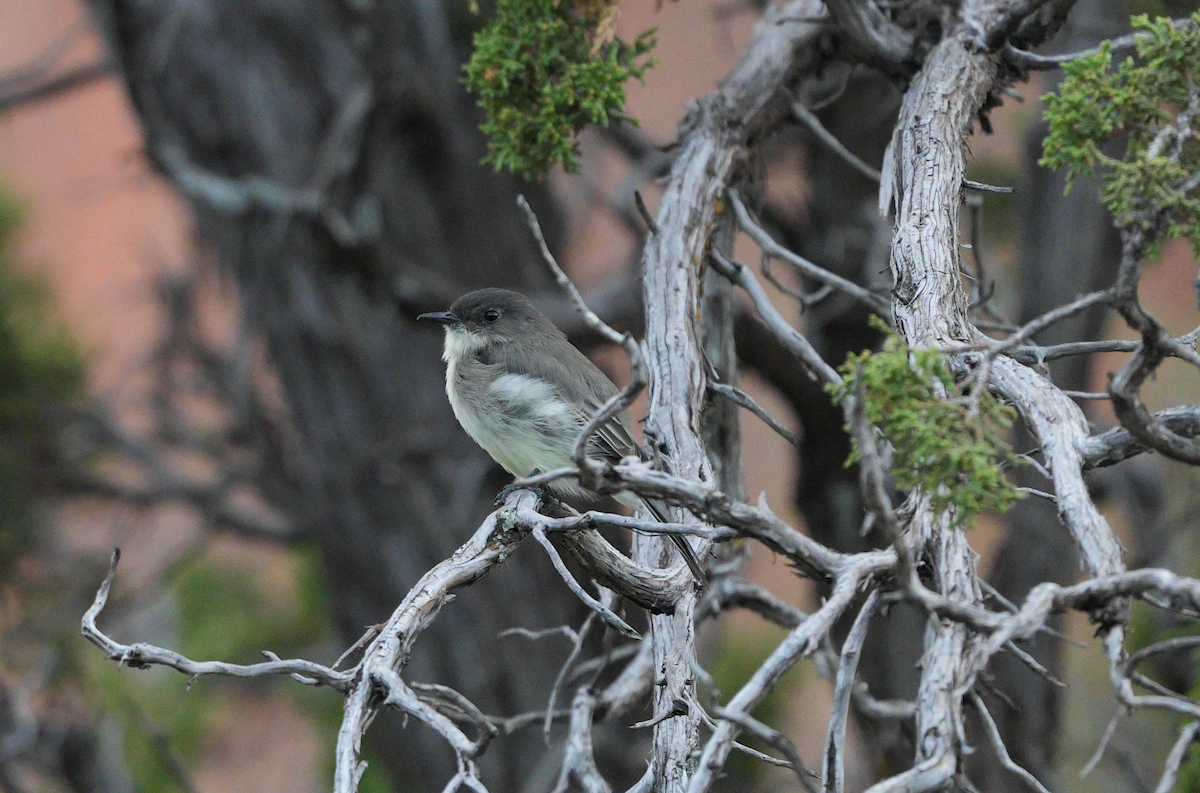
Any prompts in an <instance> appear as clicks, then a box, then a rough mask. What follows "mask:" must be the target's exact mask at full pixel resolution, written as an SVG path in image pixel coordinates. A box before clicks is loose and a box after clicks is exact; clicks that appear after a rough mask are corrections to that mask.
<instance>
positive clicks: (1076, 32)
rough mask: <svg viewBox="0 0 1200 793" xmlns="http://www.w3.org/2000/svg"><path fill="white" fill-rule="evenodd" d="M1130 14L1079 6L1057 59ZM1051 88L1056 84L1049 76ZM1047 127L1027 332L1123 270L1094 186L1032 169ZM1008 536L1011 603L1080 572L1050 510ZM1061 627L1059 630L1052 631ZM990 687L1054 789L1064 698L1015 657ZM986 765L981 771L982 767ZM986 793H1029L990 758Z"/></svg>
mask: <svg viewBox="0 0 1200 793" xmlns="http://www.w3.org/2000/svg"><path fill="white" fill-rule="evenodd" d="M1128 25H1129V12H1128V9H1127V4H1126V3H1125V2H1123V0H1081V1H1080V2H1079V3H1078V4H1077V6H1076V7H1075V9H1074V10H1073V11H1072V13H1071V17H1070V19H1069V21H1068V24H1067V26H1066V27H1065V28H1064V30H1063V33H1062V35H1060V36H1059V37H1058V38H1057V39H1056V40H1055V45H1054V49H1055V50H1058V51H1065V52H1074V51H1078V50H1081V49H1085V48H1087V47H1090V46H1092V45H1094V44H1095V43H1096V42H1097V41H1100V40H1103V39H1106V38H1111V37H1114V36H1118V35H1120V34H1122V33H1124V32H1125V31H1126V30H1127V29H1128ZM1053 75H1054V76H1053V79H1052V80H1051V81H1050V82H1051V86H1049V87H1050V88H1052V87H1053V86H1054V85H1056V84H1057V82H1058V80H1059V79H1061V76H1060V75H1059V73H1053ZM1045 134H1046V126H1045V124H1044V123H1038V124H1035V125H1033V127H1032V129H1031V130H1030V131H1029V133H1028V136H1027V139H1026V141H1025V157H1024V160H1025V161H1024V167H1025V179H1024V180H1023V184H1022V188H1021V190H1020V193H1019V195H1018V199H1019V201H1020V204H1021V208H1022V214H1021V219H1022V226H1021V228H1022V232H1021V237H1020V238H1021V242H1022V245H1021V260H1020V261H1021V278H1020V293H1019V296H1020V312H1021V313H1020V320H1019V321H1020V322H1022V323H1024V322H1028V321H1029V320H1031V319H1033V318H1034V317H1038V316H1041V315H1042V314H1044V313H1046V312H1047V311H1049V310H1051V309H1052V308H1054V307H1056V306H1060V305H1063V304H1066V303H1069V302H1070V301H1071V300H1073V299H1075V298H1076V297H1078V296H1079V295H1081V294H1085V293H1087V292H1091V291H1094V290H1096V289H1102V288H1105V287H1106V286H1108V285H1109V284H1111V283H1112V281H1113V278H1114V276H1115V275H1116V271H1117V265H1118V264H1119V263H1120V255H1121V248H1120V240H1119V238H1118V236H1117V233H1116V230H1115V229H1114V228H1113V225H1112V218H1111V217H1110V215H1109V214H1108V211H1107V210H1106V209H1105V208H1104V207H1103V205H1101V204H1100V201H1099V194H1098V190H1097V186H1096V182H1095V181H1094V180H1092V179H1085V178H1080V179H1077V180H1076V181H1075V186H1074V188H1073V189H1072V190H1071V192H1070V193H1069V194H1067V193H1065V191H1064V188H1065V186H1066V184H1065V177H1064V175H1063V174H1062V173H1059V172H1055V171H1051V170H1049V169H1046V168H1041V167H1039V166H1038V165H1037V161H1038V159H1039V158H1040V157H1041V150H1042V139H1043V138H1044V137H1045ZM1104 318H1105V309H1104V307H1102V306H1098V307H1095V308H1092V309H1090V310H1088V311H1085V312H1083V313H1081V314H1079V315H1077V316H1075V317H1071V318H1069V319H1066V320H1064V321H1063V322H1060V323H1058V324H1056V325H1054V326H1052V327H1051V328H1049V329H1047V330H1046V331H1044V332H1043V333H1041V334H1039V335H1038V336H1037V341H1038V343H1040V344H1044V345H1050V344H1058V343H1062V342H1069V341H1081V340H1086V339H1095V338H1099V337H1100V335H1101V331H1102V330H1103V328H1104ZM1088 364H1089V358H1088V357H1087V356H1082V355H1080V356H1073V357H1070V358H1064V359H1060V360H1058V361H1054V362H1051V363H1050V364H1049V369H1050V372H1051V374H1052V376H1053V378H1054V382H1055V383H1056V384H1057V385H1058V386H1059V387H1061V388H1065V389H1070V390H1075V391H1086V390H1088V388H1087V386H1088V375H1089V372H1088ZM1013 442H1014V447H1015V448H1018V449H1024V448H1029V447H1030V446H1031V443H1032V436H1031V435H1030V434H1029V432H1028V430H1027V429H1025V428H1024V426H1021V427H1018V428H1017V432H1016V437H1014V439H1013ZM1015 478H1016V481H1017V482H1018V483H1019V484H1020V485H1023V486H1026V487H1035V488H1038V489H1045V488H1046V487H1047V486H1048V483H1047V482H1046V480H1045V479H1044V478H1043V477H1041V476H1040V475H1038V473H1037V472H1036V471H1034V470H1033V469H1032V468H1024V469H1021V470H1020V471H1018V472H1016V473H1015ZM1006 522H1007V523H1008V531H1007V533H1006V535H1005V541H1004V543H1003V544H1002V545H1001V547H1000V551H999V553H998V554H997V556H996V559H995V561H994V563H993V565H992V572H991V575H990V579H991V583H992V584H993V585H994V586H995V587H996V588H997V589H998V590H999V591H1000V592H1001V594H1003V595H1004V596H1005V597H1007V598H1008V599H1009V600H1010V601H1013V602H1020V601H1022V600H1023V599H1024V598H1025V596H1026V595H1027V594H1028V593H1029V590H1030V589H1032V588H1033V587H1034V586H1037V585H1038V584H1039V583H1041V582H1043V581H1054V582H1055V583H1059V584H1064V585H1065V584H1069V583H1070V582H1071V581H1072V580H1074V578H1075V576H1076V574H1077V570H1078V569H1079V561H1078V559H1079V554H1078V551H1077V549H1076V546H1075V543H1074V542H1073V541H1072V539H1071V535H1070V533H1069V532H1068V531H1067V530H1066V529H1065V528H1064V527H1063V524H1062V522H1061V521H1060V520H1059V519H1058V515H1057V514H1056V510H1055V507H1054V505H1053V504H1051V503H1049V502H1047V501H1045V500H1044V499H1039V498H1029V499H1025V500H1024V501H1022V502H1020V503H1018V504H1017V505H1015V506H1014V507H1013V508H1012V509H1011V510H1010V511H1009V513H1008V514H1007V515H1006ZM1056 624H1057V622H1056ZM1024 649H1025V650H1026V651H1028V652H1029V653H1030V654H1031V655H1033V657H1034V658H1036V659H1037V660H1038V661H1039V662H1040V663H1041V664H1042V665H1043V666H1045V667H1046V668H1047V669H1049V670H1050V672H1051V673H1052V674H1055V675H1059V674H1060V670H1061V668H1062V642H1061V641H1060V640H1059V639H1057V638H1055V637H1053V636H1052V635H1050V634H1047V633H1042V634H1039V635H1038V636H1036V637H1034V638H1033V639H1031V640H1030V641H1029V642H1028V643H1027V644H1026V646H1025V647H1024ZM992 669H993V673H994V674H995V676H996V679H995V684H996V686H997V687H998V688H1000V689H1001V690H1002V691H1004V692H1005V693H1006V694H1007V695H1008V696H1009V697H1011V698H1012V701H1013V703H1014V704H1015V705H1016V707H1015V708H1009V707H1003V708H998V709H997V710H996V712H995V717H996V722H997V726H998V727H999V728H1000V733H1001V735H1002V736H1003V737H1004V742H1005V745H1006V746H1007V747H1008V751H1009V754H1010V756H1011V757H1012V758H1013V760H1014V761H1015V762H1017V763H1018V764H1020V765H1021V766H1022V767H1024V768H1026V769H1028V770H1029V771H1030V773H1032V774H1034V776H1036V777H1037V778H1038V779H1041V780H1043V781H1045V782H1047V783H1051V782H1052V781H1053V780H1052V776H1053V775H1052V766H1053V761H1054V750H1055V746H1056V745H1057V737H1058V726H1059V703H1060V699H1061V692H1060V691H1059V689H1058V687H1057V686H1055V685H1053V684H1052V683H1051V682H1050V681H1048V680H1046V678H1045V677H1043V676H1041V675H1038V674H1037V673H1036V672H1034V671H1033V670H1031V669H1030V668H1029V667H1028V665H1026V664H1024V663H1022V662H1021V661H1020V660H1018V659H1017V658H1016V657H1014V656H1013V655H1011V654H1003V655H1000V656H999V657H997V658H996V659H995V660H994V661H993V663H992ZM984 758H988V760H989V762H987V764H986V769H987V770H985V766H984V763H983V760H984ZM972 772H973V773H974V774H977V775H978V776H977V780H978V782H979V783H980V785H981V786H982V788H983V789H986V790H997V791H1012V792H1013V793H1017V791H1019V790H1023V789H1025V788H1024V787H1023V783H1022V782H1021V780H1019V779H1016V778H1014V777H1013V776H1012V775H1011V774H1009V773H1007V772H1006V771H1004V770H1003V769H1001V768H1000V767H999V766H998V765H997V764H996V763H995V761H994V755H993V754H992V753H991V752H990V751H989V752H985V753H982V754H981V755H980V758H979V759H978V760H976V761H975V763H974V767H973V769H972Z"/></svg>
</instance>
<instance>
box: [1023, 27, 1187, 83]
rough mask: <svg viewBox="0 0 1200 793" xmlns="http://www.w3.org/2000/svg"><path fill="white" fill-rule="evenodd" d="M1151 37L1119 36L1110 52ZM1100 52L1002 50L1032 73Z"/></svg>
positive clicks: (1058, 67)
mask: <svg viewBox="0 0 1200 793" xmlns="http://www.w3.org/2000/svg"><path fill="white" fill-rule="evenodd" d="M1171 24H1173V25H1174V26H1175V27H1176V28H1185V27H1190V26H1191V25H1192V24H1194V23H1193V22H1192V20H1190V19H1176V20H1173V21H1172V23H1171ZM1149 37H1150V34H1149V33H1147V32H1145V31H1140V32H1138V33H1130V34H1129V35H1126V36H1118V37H1117V38H1115V39H1112V40H1110V41H1109V43H1108V44H1109V48H1110V50H1111V51H1112V52H1113V54H1114V55H1115V54H1117V53H1120V52H1122V51H1123V50H1128V49H1131V48H1132V47H1134V46H1135V45H1136V44H1137V43H1138V42H1139V41H1144V40H1145V39H1147V38H1149ZM1099 52H1100V48H1099V47H1092V48H1091V49H1087V50H1083V51H1082V52H1068V53H1063V54H1061V55H1038V54H1036V53H1033V52H1026V51H1025V50H1021V49H1017V48H1016V47H1013V46H1012V45H1005V47H1004V49H1003V50H1002V54H1003V56H1004V57H1005V58H1006V59H1007V60H1011V61H1014V62H1015V63H1017V65H1019V66H1021V67H1022V68H1025V69H1029V70H1031V71H1049V70H1051V69H1060V68H1062V65H1063V64H1064V63H1070V62H1071V61H1074V60H1078V59H1079V58H1087V57H1090V56H1092V55H1097V54H1099Z"/></svg>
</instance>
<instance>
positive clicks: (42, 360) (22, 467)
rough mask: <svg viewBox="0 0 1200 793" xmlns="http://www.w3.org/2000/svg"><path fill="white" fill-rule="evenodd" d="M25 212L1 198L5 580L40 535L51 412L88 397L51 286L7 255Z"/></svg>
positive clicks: (0, 552) (0, 561)
mask: <svg viewBox="0 0 1200 793" xmlns="http://www.w3.org/2000/svg"><path fill="white" fill-rule="evenodd" d="M20 214H21V213H20V209H19V207H18V206H17V204H16V203H14V202H13V201H12V200H11V199H10V198H8V197H7V196H6V195H3V194H0V579H2V578H4V577H5V575H6V573H7V572H8V569H9V567H10V565H11V564H12V563H13V561H14V560H15V559H16V558H17V557H18V556H19V555H20V553H21V552H22V551H23V550H24V549H25V548H26V546H27V545H28V543H29V542H30V540H31V539H32V537H33V533H34V530H35V520H34V518H35V515H34V513H35V510H34V498H35V495H36V492H37V490H38V489H39V487H41V486H42V485H45V484H47V482H46V481H43V480H44V478H45V472H46V470H47V464H48V463H49V461H51V460H52V459H53V457H54V454H55V452H54V448H53V447H54V443H55V435H54V433H55V430H54V428H53V427H52V426H51V423H50V420H49V419H50V416H49V411H50V410H51V409H52V408H53V407H55V406H61V405H63V404H65V403H67V402H69V401H71V400H72V399H74V398H75V397H77V396H79V395H80V394H81V393H82V390H83V360H82V357H81V356H80V353H79V349H78V347H77V346H76V344H75V341H74V339H72V338H71V335H70V333H69V332H68V331H67V329H66V327H65V326H64V325H63V324H62V323H61V322H60V321H58V319H57V318H56V317H55V316H54V314H53V311H52V308H51V304H52V302H53V301H52V300H51V296H50V293H49V290H48V289H47V288H46V285H45V284H43V283H41V282H40V281H38V280H37V279H36V278H33V277H31V276H29V275H26V274H24V273H21V272H20V271H19V270H17V269H16V268H15V267H14V266H13V264H12V262H11V255H10V253H9V251H10V249H11V247H12V242H13V237H14V235H15V233H16V230H17V228H18V226H19V222H20Z"/></svg>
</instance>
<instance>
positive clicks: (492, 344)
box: [418, 289, 706, 584]
mask: <svg viewBox="0 0 1200 793" xmlns="http://www.w3.org/2000/svg"><path fill="white" fill-rule="evenodd" d="M418 319H431V320H433V321H434V322H440V323H441V324H442V325H443V326H444V327H445V329H446V348H445V352H444V353H443V355H442V360H444V361H445V362H446V394H447V396H449V397H450V406H451V407H452V408H454V416H455V418H457V419H458V422H459V423H460V424H462V426H463V429H465V430H466V431H467V434H468V435H470V436H471V438H472V439H473V440H474V441H475V442H476V443H478V444H479V445H480V446H482V447H483V449H484V451H486V452H487V453H488V454H490V455H491V456H492V459H493V460H495V461H496V462H498V463H500V465H502V466H504V469H505V470H506V471H508V472H509V473H510V474H512V475H513V476H515V477H525V476H531V475H533V474H535V473H538V472H544V471H552V470H554V469H557V468H565V467H568V466H571V465H574V462H573V461H572V459H571V451H572V449H573V448H574V446H575V441H576V439H578V437H579V433H580V432H581V431H582V430H583V427H584V425H585V424H587V422H588V421H589V420H590V419H591V417H592V416H594V415H596V413H597V412H598V411H599V410H600V408H601V407H602V406H603V405H604V403H605V402H607V401H608V400H609V399H610V398H611V397H612V396H613V395H614V394H616V393H617V387H616V386H615V385H613V383H612V381H611V380H609V379H608V378H607V377H606V376H605V375H604V373H603V372H601V371H600V370H599V369H598V368H597V367H596V365H595V364H593V363H592V362H591V361H589V360H588V359H587V356H585V355H584V354H583V353H581V352H580V351H579V350H577V349H576V348H575V346H574V345H573V344H571V342H570V341H568V340H567V337H566V334H564V333H563V332H562V331H561V330H559V329H558V328H556V327H555V326H554V323H552V322H551V321H550V320H549V319H548V318H547V317H546V316H545V315H544V314H542V312H540V311H538V310H537V309H536V308H535V307H534V305H533V303H531V302H530V301H529V299H528V298H526V297H525V296H524V295H521V294H518V293H517V292H510V291H509V290H507V289H480V290H478V291H475V292H470V293H468V294H465V295H463V296H462V297H460V298H459V299H458V300H455V301H454V305H452V306H451V307H450V310H449V311H445V312H437V313H433V314H422V315H421V316H420V317H419V318H418ZM629 428H630V418H629V411H627V410H626V411H622V412H621V413H620V414H618V415H617V416H614V417H613V418H611V419H609V420H608V421H607V422H606V423H604V424H603V425H601V427H600V428H599V429H598V430H597V431H596V432H595V434H593V435H592V437H591V439H590V443H589V446H588V455H589V456H591V457H595V458H597V459H600V460H605V461H607V462H613V463H616V462H618V461H620V460H621V459H622V458H625V457H638V456H640V455H639V450H638V446H637V444H636V443H634V440H633V434H632V433H631V432H630V429H629ZM547 487H548V489H549V490H550V492H552V493H553V494H555V495H558V496H567V497H569V496H584V497H588V498H597V497H598V496H597V494H596V493H594V492H592V491H591V490H588V489H585V488H584V487H583V486H582V485H581V484H580V483H579V480H578V479H573V478H565V479H559V480H556V481H554V482H551V483H550V484H549V485H548V486H547ZM613 497H614V498H615V499H616V500H617V501H619V502H620V503H621V504H624V505H625V506H627V507H629V508H630V509H634V510H637V509H644V510H646V511H647V512H649V513H650V514H651V515H653V516H654V518H655V519H656V520H658V521H659V522H661V523H669V522H670V519H669V518H668V517H667V516H668V515H669V514H670V513H669V512H668V511H667V509H666V507H665V505H662V504H658V503H655V502H653V501H647V500H645V499H642V498H641V497H639V496H637V495H636V494H634V493H631V492H628V491H625V492H621V493H617V494H616V495H614V496H613ZM668 536H670V538H671V540H672V541H673V542H674V543H675V546H676V547H677V548H678V549H679V552H680V553H681V554H682V556H683V559H684V561H685V562H687V565H688V567H689V568H691V571H692V574H693V575H694V576H695V577H696V580H697V581H699V582H700V583H702V584H703V583H704V582H705V580H706V578H705V575H704V568H703V567H701V566H700V561H699V560H698V559H697V558H696V553H695V551H693V550H692V546H691V545H689V544H688V541H687V538H685V537H682V536H680V535H677V534H672V535H668Z"/></svg>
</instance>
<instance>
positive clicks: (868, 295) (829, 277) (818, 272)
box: [727, 190, 892, 320]
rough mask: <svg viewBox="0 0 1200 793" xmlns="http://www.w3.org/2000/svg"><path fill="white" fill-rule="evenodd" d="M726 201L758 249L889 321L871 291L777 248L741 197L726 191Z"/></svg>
mask: <svg viewBox="0 0 1200 793" xmlns="http://www.w3.org/2000/svg"><path fill="white" fill-rule="evenodd" d="M729 200H730V201H731V202H732V203H733V211H734V213H735V214H736V215H737V219H738V225H739V226H741V228H742V230H743V231H745V232H746V233H747V234H749V235H750V238H751V239H753V240H754V241H755V242H756V243H758V246H759V247H760V248H762V251H763V253H765V254H767V255H768V256H772V257H774V258H776V259H779V260H780V261H782V262H787V263H788V264H790V265H792V266H793V267H795V268H796V269H797V270H799V271H800V273H801V274H802V275H805V276H807V277H808V278H811V279H813V280H814V281H820V282H821V283H823V284H828V285H829V286H832V287H834V288H835V289H839V290H841V291H842V292H845V293H846V294H847V295H850V296H851V297H853V298H855V299H856V300H859V301H861V302H863V303H865V304H866V305H867V306H868V307H869V308H870V309H871V310H872V311H874V312H875V313H876V314H878V315H879V316H881V317H884V318H885V319H889V320H890V318H891V316H892V309H891V306H889V305H888V302H887V301H886V300H884V299H883V298H882V297H880V296H879V295H877V294H875V293H874V292H871V291H869V290H867V289H864V288H863V287H861V286H859V285H858V284H856V283H854V282H853V281H850V280H847V279H845V278H843V277H841V276H840V275H838V274H836V273H831V272H830V271H828V270H826V269H825V268H823V267H818V266H817V265H815V264H813V263H812V262H810V261H809V260H808V259H805V258H804V257H803V256H800V255H799V254H797V253H795V252H794V251H792V250H789V249H788V248H785V247H784V246H782V245H780V244H779V243H778V242H776V241H775V239H774V238H773V237H772V236H771V235H770V234H768V233H767V231H766V229H764V228H763V227H762V226H760V225H758V224H757V223H756V222H755V221H754V218H752V217H750V212H749V210H747V209H746V205H745V204H743V203H742V199H741V197H740V196H738V194H737V191H736V190H730V191H729ZM727 277H728V276H727Z"/></svg>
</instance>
